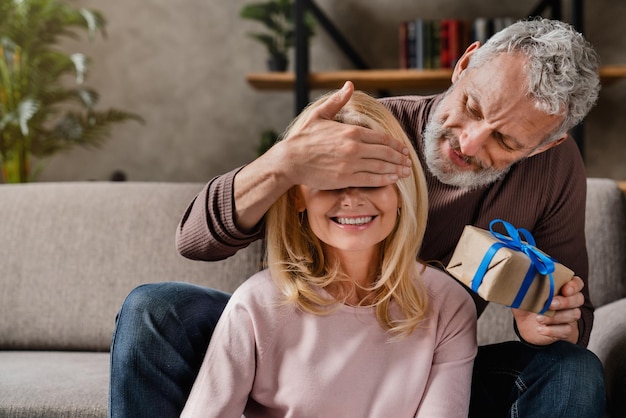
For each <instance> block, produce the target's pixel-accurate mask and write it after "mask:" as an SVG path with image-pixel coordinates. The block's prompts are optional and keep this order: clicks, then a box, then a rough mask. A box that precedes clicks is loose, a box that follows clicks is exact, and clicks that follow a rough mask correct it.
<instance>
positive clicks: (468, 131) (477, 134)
mask: <svg viewBox="0 0 626 418" xmlns="http://www.w3.org/2000/svg"><path fill="white" fill-rule="evenodd" d="M490 137H491V130H490V129H489V127H487V126H485V125H484V124H482V123H480V122H472V123H470V124H469V125H467V126H466V127H465V129H463V130H462V131H461V135H460V136H459V147H460V148H461V150H460V151H461V153H463V154H464V155H467V156H469V157H476V156H477V155H478V153H479V152H480V150H481V149H482V148H483V147H484V146H485V143H486V142H487V141H488V140H489V138H490Z"/></svg>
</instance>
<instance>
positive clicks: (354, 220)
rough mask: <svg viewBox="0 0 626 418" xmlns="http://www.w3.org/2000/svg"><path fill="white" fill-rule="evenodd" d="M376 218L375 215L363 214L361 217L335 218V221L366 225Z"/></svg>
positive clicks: (344, 223) (345, 223)
mask: <svg viewBox="0 0 626 418" xmlns="http://www.w3.org/2000/svg"><path fill="white" fill-rule="evenodd" d="M372 219H374V217H373V216H363V217H360V218H335V221H336V222H337V223H339V224H341V225H364V224H366V223H369V222H371V221H372Z"/></svg>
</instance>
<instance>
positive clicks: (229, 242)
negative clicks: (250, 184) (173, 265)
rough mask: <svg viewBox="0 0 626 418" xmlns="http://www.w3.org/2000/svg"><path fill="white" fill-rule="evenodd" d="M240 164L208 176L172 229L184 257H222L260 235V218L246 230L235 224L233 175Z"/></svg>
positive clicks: (210, 259) (261, 232)
mask: <svg viewBox="0 0 626 418" xmlns="http://www.w3.org/2000/svg"><path fill="white" fill-rule="evenodd" d="M241 168H243V167H239V168H237V169H235V170H233V171H230V172H228V173H226V174H223V175H221V176H218V177H215V178H214V179H212V180H211V181H210V182H209V183H208V184H207V185H206V186H205V187H204V188H203V189H202V190H201V191H200V193H198V195H197V196H196V197H195V198H194V199H193V200H192V201H191V203H190V204H189V206H188V207H187V210H186V211H185V213H184V215H183V217H182V219H181V221H180V222H179V224H178V228H177V230H176V248H177V249H178V251H179V253H180V254H181V255H183V256H184V257H187V258H190V259H192V260H204V261H215V260H222V259H225V258H228V257H230V256H231V255H233V254H235V253H236V252H237V251H239V250H240V249H242V248H244V247H246V246H248V245H249V244H250V243H252V242H254V241H256V240H257V239H259V238H261V237H262V236H263V223H262V222H261V223H260V224H259V225H257V227H256V228H255V229H254V230H253V231H251V232H249V233H245V232H243V231H241V230H239V228H237V225H236V224H235V202H234V179H235V175H236V174H237V173H238V172H239V170H241Z"/></svg>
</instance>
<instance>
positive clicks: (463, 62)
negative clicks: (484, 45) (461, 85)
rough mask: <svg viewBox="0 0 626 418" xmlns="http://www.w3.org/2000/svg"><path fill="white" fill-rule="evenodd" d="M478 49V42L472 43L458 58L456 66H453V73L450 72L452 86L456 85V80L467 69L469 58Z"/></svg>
mask: <svg viewBox="0 0 626 418" xmlns="http://www.w3.org/2000/svg"><path fill="white" fill-rule="evenodd" d="M478 48H480V42H479V41H476V42H473V43H472V44H471V45H470V46H468V47H467V49H466V50H465V52H464V53H463V55H461V58H459V60H458V61H457V62H456V65H455V66H454V71H452V84H454V83H456V82H457V80H458V79H459V78H460V77H461V74H462V73H463V71H465V70H466V69H467V66H468V65H469V62H470V58H471V57H472V55H473V54H474V52H476V50H477V49H478Z"/></svg>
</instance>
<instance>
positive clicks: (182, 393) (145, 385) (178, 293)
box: [109, 282, 605, 418]
mask: <svg viewBox="0 0 626 418" xmlns="http://www.w3.org/2000/svg"><path fill="white" fill-rule="evenodd" d="M228 299H229V295H228V294H226V293H223V292H220V291H217V290H213V289H208V288H204V287H199V286H195V285H191V284H187V283H178V282H174V283H158V284H150V285H143V286H140V287H138V288H136V289H135V290H133V291H132V292H131V293H130V294H129V295H128V297H127V298H126V300H125V301H124V303H123V305H122V308H121V310H120V312H119V314H118V316H117V320H116V329H115V332H114V334H113V342H112V345H111V387H110V391H109V415H110V416H111V417H114V418H117V417H129V418H130V417H132V418H140V417H149V418H152V417H178V416H179V415H180V411H181V410H182V408H183V406H184V405H185V401H186V399H187V396H188V395H189V392H190V390H191V386H192V385H193V382H194V380H195V378H196V375H197V373H198V370H199V368H200V364H201V363H202V359H203V357H204V354H205V351H206V348H207V346H208V343H209V340H210V338H211V335H212V333H213V330H214V328H215V325H216V323H217V320H218V318H219V316H220V315H221V313H222V311H223V309H224V307H225V306H226V303H227V301H228ZM473 380H474V381H473V384H472V401H471V413H470V416H471V417H480V418H488V417H502V418H504V417H518V416H519V417H524V418H528V417H538V418H543V417H567V418H575V417H585V418H593V417H598V418H601V417H603V414H604V402H605V400H604V398H605V394H604V375H603V369H602V365H601V363H600V361H599V360H598V359H597V357H596V356H595V355H594V354H593V353H591V352H590V351H588V350H586V349H584V348H581V347H578V346H575V345H574V344H570V343H566V342H558V343H555V344H552V345H550V346H548V347H545V348H541V349H535V348H532V347H528V346H525V345H523V344H521V343H517V342H510V343H503V344H494V345H489V346H484V347H480V348H479V352H478V356H477V358H476V362H475V367H474V379H473Z"/></svg>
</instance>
